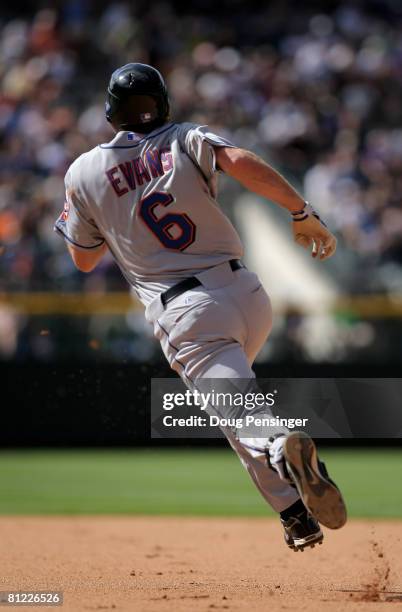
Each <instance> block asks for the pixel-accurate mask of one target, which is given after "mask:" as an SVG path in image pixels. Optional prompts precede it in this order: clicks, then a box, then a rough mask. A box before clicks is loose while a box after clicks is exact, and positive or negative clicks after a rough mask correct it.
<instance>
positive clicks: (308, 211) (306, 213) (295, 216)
mask: <svg viewBox="0 0 402 612" xmlns="http://www.w3.org/2000/svg"><path fill="white" fill-rule="evenodd" d="M314 213H315V211H314V210H313V208H312V206H310V204H309V203H308V202H305V203H304V206H303V208H302V209H301V210H297V211H296V212H292V213H291V214H292V221H304V219H307V217H310V216H311V215H314ZM315 215H317V213H315ZM317 216H318V215H317Z"/></svg>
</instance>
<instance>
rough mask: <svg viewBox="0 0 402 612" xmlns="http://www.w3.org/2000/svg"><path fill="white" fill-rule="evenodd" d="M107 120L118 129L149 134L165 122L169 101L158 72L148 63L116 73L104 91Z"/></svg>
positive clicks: (127, 66) (163, 82)
mask: <svg viewBox="0 0 402 612" xmlns="http://www.w3.org/2000/svg"><path fill="white" fill-rule="evenodd" d="M105 109H106V119H107V120H108V121H109V122H110V123H112V124H113V126H114V127H115V128H118V129H120V130H129V131H133V132H141V133H146V134H147V133H149V132H152V130H154V129H155V128H157V127H159V126H161V125H163V124H164V123H166V121H167V120H168V117H169V98H168V92H167V89H166V85H165V81H164V80H163V77H162V75H161V73H160V72H159V71H158V70H156V69H155V68H153V67H152V66H148V65H147V64H126V65H125V66H121V67H120V68H118V69H117V70H115V71H114V72H113V74H112V76H111V77H110V82H109V86H108V88H107V99H106V105H105Z"/></svg>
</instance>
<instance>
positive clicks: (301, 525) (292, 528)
mask: <svg viewBox="0 0 402 612" xmlns="http://www.w3.org/2000/svg"><path fill="white" fill-rule="evenodd" d="M281 523H282V526H283V528H284V530H285V533H284V537H285V542H286V544H287V545H288V546H289V548H291V549H292V550H294V551H295V552H297V551H298V550H300V551H301V552H303V551H304V549H305V548H307V547H308V546H309V547H310V548H314V546H315V545H316V544H322V541H323V539H324V534H323V533H322V531H321V529H320V526H319V524H318V523H317V521H316V520H315V519H314V518H313V517H312V516H311V514H309V512H307V510H304V511H303V512H300V514H297V515H295V516H291V517H290V518H289V519H288V520H286V521H285V520H284V519H282V518H281Z"/></svg>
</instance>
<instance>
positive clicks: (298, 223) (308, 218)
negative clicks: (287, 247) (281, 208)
mask: <svg viewBox="0 0 402 612" xmlns="http://www.w3.org/2000/svg"><path fill="white" fill-rule="evenodd" d="M292 222H293V223H292V226H293V228H292V229H293V236H294V240H295V242H297V244H300V246H302V247H303V248H305V249H308V250H309V249H310V248H311V256H312V257H314V258H316V257H319V258H320V259H321V260H324V259H328V258H329V257H331V256H332V255H333V254H334V253H335V250H336V238H335V236H334V235H333V234H332V233H331V232H330V231H329V229H328V228H327V226H326V225H325V223H324V221H322V220H321V219H320V217H319V215H318V214H317V213H316V211H315V210H314V209H313V208H312V206H310V204H309V203H308V202H306V203H305V205H304V207H303V208H302V209H301V210H299V211H297V212H293V213H292Z"/></svg>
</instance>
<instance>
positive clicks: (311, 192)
mask: <svg viewBox="0 0 402 612" xmlns="http://www.w3.org/2000/svg"><path fill="white" fill-rule="evenodd" d="M2 12H3V16H2V17H1V18H0V58H1V59H0V79H1V94H0V129H1V150H0V295H1V293H2V292H9V291H24V292H28V291H84V292H91V291H106V290H108V291H113V290H125V288H126V284H125V281H123V279H122V277H121V275H120V273H119V271H118V270H117V268H116V267H115V265H114V264H113V262H112V261H111V260H110V259H105V261H104V262H102V264H101V265H100V267H99V268H98V269H97V270H96V272H95V273H93V274H92V275H90V276H85V275H83V274H81V273H79V272H78V271H76V270H75V268H74V267H73V265H72V263H71V261H70V258H69V256H68V255H67V253H66V249H65V247H64V244H63V241H62V240H61V239H60V237H59V236H57V235H56V234H55V233H54V232H53V222H54V220H55V218H56V216H57V215H58V213H59V212H60V211H61V208H62V205H63V201H64V198H63V177H64V174H65V172H66V169H67V168H68V166H69V164H70V163H71V162H72V161H73V160H74V159H75V158H76V157H77V156H78V155H80V154H81V153H83V152H85V151H87V150H88V149H89V148H91V147H93V146H95V145H96V144H98V143H100V142H105V141H107V140H110V138H111V136H112V133H111V130H110V128H109V126H108V124H107V123H106V121H105V119H104V96H105V88H106V86H107V81H108V78H109V75H110V73H111V71H112V70H113V69H114V68H116V67H118V66H119V65H121V64H124V63H126V62H128V61H142V62H146V63H152V64H154V65H156V66H157V67H158V68H159V69H161V71H162V72H163V74H164V75H165V77H166V80H167V83H168V87H169V90H170V95H171V100H172V108H173V113H174V118H176V119H178V120H190V121H194V122H197V123H208V124H209V125H211V126H212V128H213V129H216V130H217V131H219V132H220V133H222V134H224V135H226V136H227V137H229V138H230V139H231V140H232V141H234V142H235V143H236V144H238V145H240V146H243V147H246V148H251V149H253V150H254V151H256V152H257V153H260V154H261V155H263V156H264V158H265V159H267V160H269V161H270V162H271V163H272V164H273V165H274V166H275V167H276V168H278V169H279V170H280V171H282V172H283V173H284V174H285V175H286V176H287V177H288V178H289V179H290V180H291V181H292V182H293V183H294V184H296V185H297V186H299V187H300V189H303V190H304V193H305V196H306V198H307V199H308V200H309V201H311V202H312V203H313V204H314V206H315V207H316V208H317V209H318V210H319V211H320V212H321V213H322V214H323V216H324V217H325V219H327V220H328V222H329V224H330V225H331V228H334V229H335V230H336V232H337V235H338V237H339V239H340V242H341V247H342V248H341V249H340V251H341V252H342V253H343V254H341V255H340V259H338V263H337V264H333V266H335V267H334V268H333V272H334V273H337V274H338V279H340V282H341V283H342V285H343V288H344V290H345V291H347V292H349V293H350V292H356V293H364V292H373V291H385V292H387V291H398V290H401V288H402V275H401V271H402V205H401V196H400V194H401V193H402V173H401V170H402V5H400V3H399V2H398V1H397V0H395V1H393V0H388V1H386V0H382V1H381V2H376V1H374V0H373V1H370V0H368V1H365V2H348V1H345V2H334V1H331V0H329V1H328V2H318V1H315V2H308V1H307V2H304V3H296V2H292V1H290V0H281V1H274V0H273V1H272V2H242V1H240V0H233V1H232V2H226V3H225V2H223V3H220V4H219V6H218V5H217V3H214V2H212V0H196V1H195V2H192V3H191V7H190V5H189V8H188V10H187V11H183V8H182V5H181V3H180V4H179V3H178V4H177V7H176V8H175V2H163V1H162V2H156V3H149V2H144V1H142V0H140V1H138V2H124V1H121V2H120V1H108V2H103V1H98V2H95V0H64V1H59V2H58V1H56V2H52V3H50V2H39V1H38V2H27V3H26V6H25V8H24V9H19V10H18V8H17V7H16V9H15V10H14V11H13V8H12V7H9V8H8V9H7V10H5V9H2ZM233 190H234V188H233V187H231V190H229V192H228V193H229V195H230V199H233V198H234V197H235V195H236V193H235V192H234V191H233ZM336 266H338V267H337V268H336ZM11 321H17V322H16V323H15V325H14V330H13V328H12V324H11V323H10V322H11ZM40 325H42V323H40V324H39V323H38V322H37V320H35V318H33V319H32V318H30V317H26V318H24V319H19V318H18V320H17V319H16V318H14V319H13V317H12V313H10V312H9V311H8V310H7V308H6V307H5V306H4V305H3V306H1V303H0V354H3V355H9V356H11V355H21V356H24V355H28V356H29V355H34V356H35V355H36V356H39V357H40V358H54V356H55V354H56V353H57V348H56V347H55V346H54V343H53V344H52V340H51V338H50V339H49V335H46V334H44V335H43V336H41V339H39V341H38V338H37V337H36V335H35V334H36V331H37V327H38V326H39V327H40ZM71 325H72V323H71V321H69V326H70V327H71ZM93 325H94V322H93V321H92V322H91V320H90V319H89V320H88V321H86V323H85V325H84V328H85V329H84V330H81V331H80V332H79V333H80V334H81V333H82V334H83V335H84V336H85V338H88V337H90V335H91V331H90V328H91V326H93ZM59 327H60V326H59ZM59 327H58V328H59ZM109 327H110V328H111V329H112V332H111V335H112V339H110V338H109V340H108V346H109V347H112V348H111V349H110V351H111V353H110V354H112V355H115V357H116V359H117V358H118V355H121V351H122V350H123V352H124V351H126V352H127V354H128V359H135V358H136V355H137V356H138V355H140V356H141V359H144V358H151V356H152V355H153V351H154V348H153V345H152V343H150V340H147V339H146V338H147V336H146V335H144V330H143V329H142V328H141V324H140V323H139V320H138V319H137V316H136V315H135V314H131V315H129V316H128V317H126V319H125V321H124V324H123V323H122V322H121V321H120V322H118V323H117V328H119V329H120V328H122V330H121V333H119V332H118V331H117V332H116V329H115V327H114V324H111V326H109ZM33 329H34V330H36V331H35V333H34V332H33V331H32V330H33ZM74 329H75V330H76V329H77V328H76V327H74ZM103 329H104V328H103ZM4 330H6V331H4ZM113 330H114V331H113ZM128 332H129V333H128ZM77 333H78V332H77ZM284 333H285V332H284ZM88 334H89V336H88ZM113 334H114V335H113ZM73 335H74V334H73ZM78 335H79V334H78ZM66 336H67V337H68V336H69V333H66ZM70 336H71V334H70ZM116 337H117V341H115V340H113V338H116ZM296 337H297V336H296ZM32 338H34V339H35V342H36V343H37V346H38V347H39V348H35V346H36V345H35V346H34V344H32V342H33V340H32ZM292 338H293V337H292ZM292 338H291V337H290V336H289V338H288V340H289V342H291V341H292V342H296V345H297V342H298V341H297V340H293V339H292ZM135 339H137V340H138V342H137V344H136V345H135V342H134V340H135ZM66 342H67V344H68V338H66ZM113 342H115V344H113ZM133 342H134V345H135V346H136V348H135V349H133ZM30 343H31V344H30ZM122 343H123V345H124V346H123V348H122ZM113 347H114V348H113ZM141 347H142V348H141ZM144 347H145V348H144ZM146 347H148V348H146ZM299 349H300V346H299ZM300 350H301V349H300ZM110 351H109V352H110ZM72 352H73V349H72Z"/></svg>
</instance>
